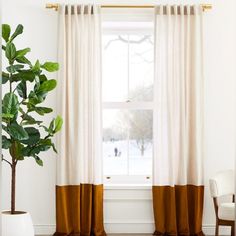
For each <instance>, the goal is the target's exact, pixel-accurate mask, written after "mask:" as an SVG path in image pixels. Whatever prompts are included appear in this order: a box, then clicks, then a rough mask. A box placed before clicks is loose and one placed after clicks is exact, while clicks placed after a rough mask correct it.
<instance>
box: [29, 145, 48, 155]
mask: <svg viewBox="0 0 236 236" xmlns="http://www.w3.org/2000/svg"><path fill="white" fill-rule="evenodd" d="M50 148H51V145H48V144H40V145H37V146H35V147H33V148H31V149H30V152H29V153H28V156H35V155H37V154H39V153H40V152H45V151H47V150H49V149H50Z"/></svg>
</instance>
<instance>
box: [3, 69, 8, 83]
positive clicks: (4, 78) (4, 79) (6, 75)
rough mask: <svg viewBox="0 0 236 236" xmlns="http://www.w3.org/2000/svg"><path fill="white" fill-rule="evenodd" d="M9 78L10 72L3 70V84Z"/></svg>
mask: <svg viewBox="0 0 236 236" xmlns="http://www.w3.org/2000/svg"><path fill="white" fill-rule="evenodd" d="M8 80H9V74H8V73H6V72H2V84H5V83H6V82H7V81H8Z"/></svg>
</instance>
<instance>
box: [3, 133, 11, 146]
mask: <svg viewBox="0 0 236 236" xmlns="http://www.w3.org/2000/svg"><path fill="white" fill-rule="evenodd" d="M10 147H11V140H10V139H8V138H7V137H6V136H5V135H2V148H3V149H8V148H10Z"/></svg>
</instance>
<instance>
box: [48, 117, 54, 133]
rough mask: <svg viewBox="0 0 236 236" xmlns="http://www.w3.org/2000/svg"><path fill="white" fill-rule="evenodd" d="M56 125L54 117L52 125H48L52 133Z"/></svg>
mask: <svg viewBox="0 0 236 236" xmlns="http://www.w3.org/2000/svg"><path fill="white" fill-rule="evenodd" d="M54 127H55V119H52V121H51V122H50V125H49V127H48V133H50V134H52V133H53V130H54Z"/></svg>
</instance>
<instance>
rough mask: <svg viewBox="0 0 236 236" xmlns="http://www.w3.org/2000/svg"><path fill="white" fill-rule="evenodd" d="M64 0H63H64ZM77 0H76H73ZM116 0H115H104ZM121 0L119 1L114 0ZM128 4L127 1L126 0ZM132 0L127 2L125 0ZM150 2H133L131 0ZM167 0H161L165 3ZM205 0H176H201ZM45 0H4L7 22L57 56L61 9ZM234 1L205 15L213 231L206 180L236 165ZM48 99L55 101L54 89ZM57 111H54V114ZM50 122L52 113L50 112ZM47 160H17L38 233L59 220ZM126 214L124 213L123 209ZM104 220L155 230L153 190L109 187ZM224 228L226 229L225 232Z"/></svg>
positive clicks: (36, 51) (39, 54)
mask: <svg viewBox="0 0 236 236" xmlns="http://www.w3.org/2000/svg"><path fill="white" fill-rule="evenodd" d="M61 2H62V1H61ZM65 2H69V1H65ZM73 2H75V1H73ZM103 2H107V3H108V2H109V3H111V2H113V3H114V2H115V1H103ZM116 2H119V3H120V2H121V1H118V0H117V1H116ZM122 2H124V3H125V1H122ZM126 2H128V1H126ZM144 2H145V4H147V3H152V1H144V0H143V2H141V1H131V0H130V1H129V3H133V4H135V3H144ZM165 2H167V1H158V3H165ZM168 2H169V3H171V1H168ZM200 2H201V1H187V0H185V1H183V0H182V1H172V3H183V4H186V3H200ZM45 4H46V1H45V0H34V1H32V0H24V1H19V0H4V1H3V22H5V23H9V24H11V25H12V26H16V25H17V24H18V23H22V24H23V25H24V26H25V33H24V36H23V37H22V38H21V39H19V40H18V45H19V47H28V46H29V47H31V48H32V53H31V58H32V59H36V58H39V59H40V60H42V61H44V60H56V56H57V50H56V48H57V13H56V12H54V11H52V10H46V9H45V7H44V6H45ZM235 10H236V1H234V0H228V1H222V0H215V1H213V9H212V10H211V11H208V12H206V13H205V14H204V15H205V16H204V17H205V29H204V34H205V36H204V40H205V69H206V73H205V78H206V102H205V105H206V115H205V117H206V124H205V126H206V135H205V142H206V152H205V153H206V155H205V180H206V191H205V209H204V222H203V224H204V230H205V232H206V233H208V234H213V230H214V228H213V225H214V221H215V218H214V211H213V205H212V201H211V198H210V197H209V189H208V179H209V177H210V176H212V175H214V173H215V172H217V171H218V170H223V169H229V168H234V159H235V121H236V119H235V105H236V104H235V97H236V96H235V94H236V92H235V90H236V84H235V78H236V67H235V59H236V15H235V14H234V13H235ZM49 100H50V101H49V104H50V105H51V106H55V103H56V102H55V94H54V95H51V96H50V99H49ZM54 116H55V115H54ZM48 117H49V118H48V121H49V120H50V119H51V117H52V115H50V116H48ZM43 159H44V162H45V165H44V167H43V168H41V167H38V166H37V165H36V164H35V163H34V161H33V160H32V159H29V160H27V161H25V162H24V163H20V164H19V168H18V180H17V208H18V209H23V210H27V211H29V212H30V213H31V215H32V217H33V221H34V224H35V227H36V232H38V233H45V234H46V233H50V232H53V231H54V225H55V202H54V199H55V194H54V186H55V161H56V157H55V155H54V154H53V153H52V152H48V153H47V154H46V155H44V157H43ZM9 183H10V182H9V170H8V166H6V165H5V164H4V166H3V189H4V199H3V200H4V203H3V204H4V208H6V209H7V208H9V202H10V200H9V199H10V195H9ZM124 213H125V214H124ZM105 222H106V229H107V231H108V232H133V233H138V232H152V231H153V217H152V205H151V191H150V189H148V188H144V189H106V190H105ZM222 233H223V232H222Z"/></svg>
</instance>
